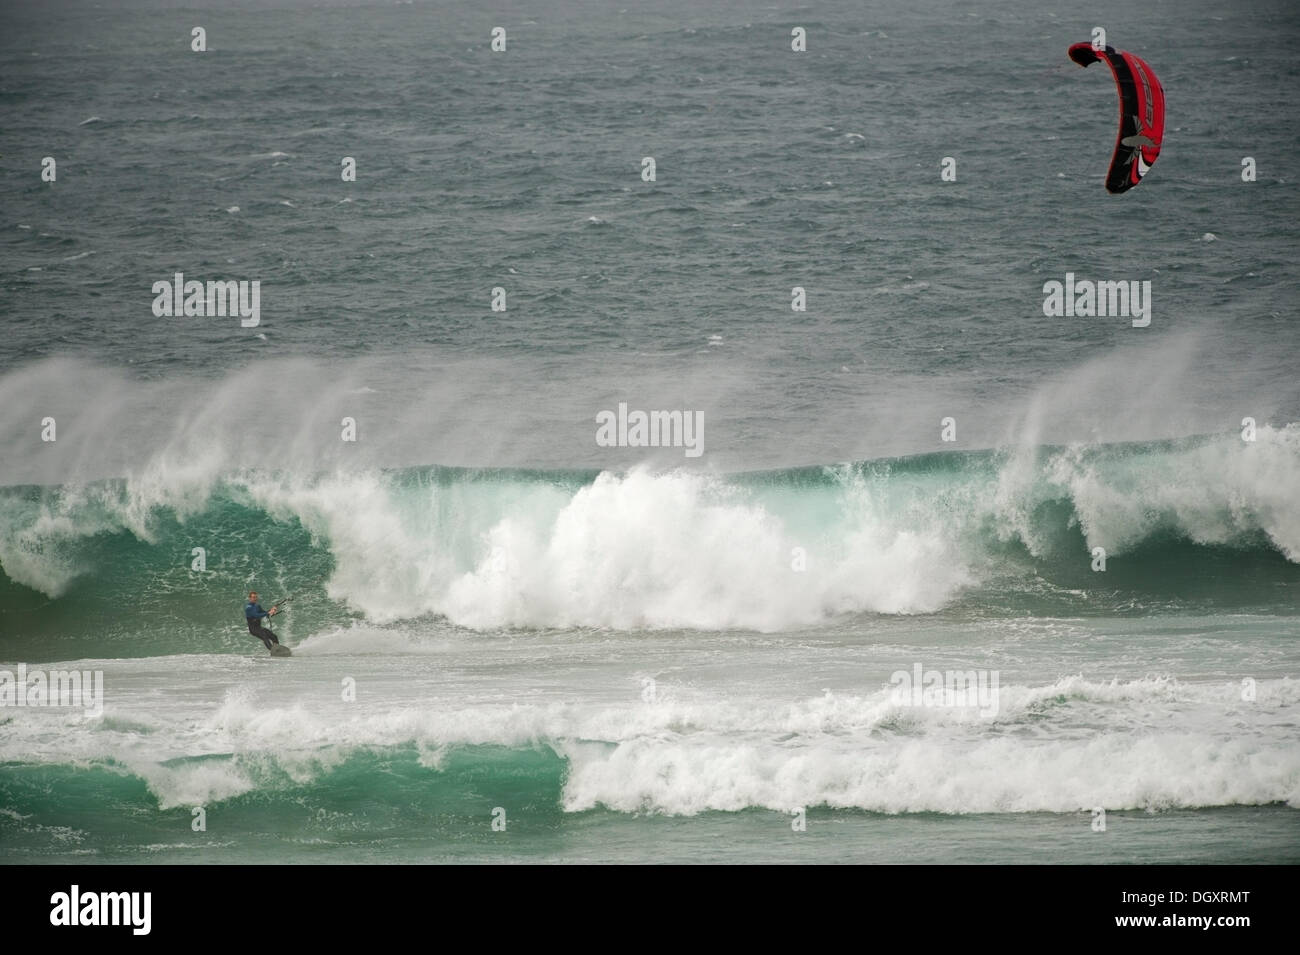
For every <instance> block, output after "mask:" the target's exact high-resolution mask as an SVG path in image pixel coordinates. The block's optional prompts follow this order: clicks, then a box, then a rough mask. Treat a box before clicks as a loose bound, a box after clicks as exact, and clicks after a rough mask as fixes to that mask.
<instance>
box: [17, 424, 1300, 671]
mask: <svg viewBox="0 0 1300 955" xmlns="http://www.w3.org/2000/svg"><path fill="white" fill-rule="evenodd" d="M200 549H201V550H200ZM1102 551H1104V564H1103V561H1102ZM1103 566H1104V570H1103V569H1102V567H1103ZM0 569H2V570H3V574H2V575H0V630H3V643H2V644H0V647H2V648H3V651H4V655H5V656H6V657H10V658H13V659H18V658H24V659H50V658H59V657H63V658H66V657H68V656H69V655H71V656H75V657H118V656H142V655H154V654H163V653H185V652H213V651H220V650H222V649H228V650H230V651H232V652H234V651H240V650H246V649H247V648H248V643H249V641H250V640H251V638H250V637H249V636H248V634H247V633H246V631H245V629H244V627H243V624H242V613H241V606H242V601H243V599H244V595H245V594H246V592H247V591H248V590H249V589H250V588H255V589H257V590H258V591H259V592H260V594H261V599H262V602H263V604H264V605H265V604H269V603H271V602H273V601H274V600H276V599H278V598H283V597H286V596H289V595H293V596H294V598H295V600H294V603H293V604H291V605H290V609H291V612H292V614H293V615H294V616H293V618H292V619H293V620H294V622H295V625H296V626H298V627H306V628H308V629H314V628H320V627H325V626H330V625H337V624H340V623H345V622H347V621H349V620H355V619H359V618H360V619H365V620H367V621H370V622H373V623H380V624H383V623H390V622H393V621H396V620H403V619H411V618H419V617H425V616H429V617H434V618H442V619H445V620H446V621H447V622H449V623H450V624H452V625H454V626H458V627H466V628H472V629H501V628H507V629H508V628H523V629H536V628H548V627H597V628H607V629H611V630H615V631H632V630H640V629H657V628H680V629H686V630H690V629H751V630H759V631H774V630H782V629H795V628H802V627H810V626H814V627H815V626H818V625H821V624H824V623H826V622H828V621H831V620H834V619H838V618H843V617H844V616H845V615H850V616H851V615H854V614H916V613H978V614H981V615H988V614H1001V613H1006V614H1017V613H1025V612H1033V613H1046V614H1050V613H1083V614H1087V613H1093V612H1105V613H1115V612H1124V611H1125V610H1132V611H1134V612H1151V611H1153V610H1159V609H1161V608H1172V609H1179V608H1187V607H1202V608H1204V607H1207V606H1208V607H1218V608H1224V609H1230V610H1231V609H1246V608H1258V609H1262V610H1268V611H1281V612H1290V611H1293V610H1294V609H1295V606H1296V601H1295V596H1294V595H1295V589H1294V588H1295V587H1296V586H1297V584H1298V583H1300V428H1298V427H1297V426H1294V425H1293V426H1290V427H1288V428H1286V429H1279V430H1271V429H1264V430H1263V431H1261V433H1260V437H1259V440H1258V441H1257V442H1256V443H1254V444H1246V443H1244V442H1242V441H1240V440H1239V439H1238V438H1236V437H1235V436H1224V437H1206V438H1199V439H1194V440H1185V441H1179V442H1161V443H1153V444H1132V445H1105V446H1093V447H1069V448H1033V449H1027V450H1020V451H998V452H993V451H984V452H952V453H942V454H931V455H924V456H919V457H911V458H902V459H889V460H877V461H868V462H860V463H856V464H845V465H832V466H819V467H807V468H799V469H791V470H783V471H767V472H750V473H741V474H734V475H729V476H716V475H705V474H700V473H692V472H687V471H667V472H653V471H649V470H633V471H631V472H628V473H625V474H612V473H605V472H600V473H598V472H593V471H581V472H580V471H574V472H541V471H522V470H511V471H503V470H457V469H447V468H437V467H426V468H411V469H404V470H393V471H369V472H361V473H350V474H349V473H332V474H295V473H283V472H269V471H241V472H238V473H226V474H218V475H205V476H201V477H195V476H194V475H192V474H185V475H177V476H175V477H174V478H172V479H168V478H167V477H166V476H164V477H163V478H162V479H159V478H158V477H157V476H155V477H154V478H153V479H151V480H150V481H148V482H144V481H140V480H131V479H123V480H112V481H103V482H97V483H92V484H86V485H75V486H74V485H63V486H53V487H35V486H22V487H8V488H3V489H0Z"/></svg>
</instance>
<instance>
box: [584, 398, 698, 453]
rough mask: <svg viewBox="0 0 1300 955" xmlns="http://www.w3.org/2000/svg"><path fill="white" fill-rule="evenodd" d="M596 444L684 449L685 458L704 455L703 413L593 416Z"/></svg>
mask: <svg viewBox="0 0 1300 955" xmlns="http://www.w3.org/2000/svg"><path fill="white" fill-rule="evenodd" d="M596 424H597V428H596V444H597V446H599V447H602V448H685V449H686V456H687V457H688V458H698V457H699V456H700V455H701V454H703V453H704V412H703V411H628V410H627V402H626V401H620V402H619V403H618V411H617V413H616V412H613V411H608V410H607V411H600V412H598V413H597V414H596Z"/></svg>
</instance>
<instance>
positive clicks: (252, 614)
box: [244, 600, 271, 620]
mask: <svg viewBox="0 0 1300 955" xmlns="http://www.w3.org/2000/svg"><path fill="white" fill-rule="evenodd" d="M269 616H271V615H270V614H269V613H267V612H266V611H265V610H263V609H262V605H261V604H255V603H253V601H251V600H250V601H249V602H248V603H246V604H244V617H245V618H246V619H248V620H257V619H259V618H260V617H269Z"/></svg>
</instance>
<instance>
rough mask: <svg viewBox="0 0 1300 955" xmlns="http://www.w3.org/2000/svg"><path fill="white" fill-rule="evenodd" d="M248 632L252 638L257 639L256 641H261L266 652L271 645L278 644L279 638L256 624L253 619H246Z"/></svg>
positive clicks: (255, 620)
mask: <svg viewBox="0 0 1300 955" xmlns="http://www.w3.org/2000/svg"><path fill="white" fill-rule="evenodd" d="M248 632H249V633H251V634H252V635H253V636H255V637H257V639H259V640H261V641H262V642H263V643H264V644H266V649H268V650H270V649H271V644H273V643H277V644H278V643H279V642H280V638H279V637H277V636H276V635H275V634H274V633H272V632H271V631H270V630H267V629H266V627H264V626H262V625H261V624H260V623H258V622H257V619H256V618H254V617H249V618H248Z"/></svg>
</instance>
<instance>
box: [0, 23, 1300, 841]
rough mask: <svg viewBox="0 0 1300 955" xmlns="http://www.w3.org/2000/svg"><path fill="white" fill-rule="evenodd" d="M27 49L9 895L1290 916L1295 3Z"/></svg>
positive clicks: (14, 125) (3, 405) (370, 30)
mask: <svg viewBox="0 0 1300 955" xmlns="http://www.w3.org/2000/svg"><path fill="white" fill-rule="evenodd" d="M0 18H2V19H3V24H4V29H3V30H0V117H2V118H3V119H2V122H0V170H2V171H3V177H2V179H0V250H2V258H0V290H2V291H0V448H2V449H3V451H0V860H3V861H5V862H80V863H84V862H101V861H102V862H142V863H148V862H194V863H206V862H243V861H253V862H385V861H391V862H434V861H448V862H450V861H463V862H512V861H525V862H533V861H537V862H544V861H553V862H585V861H609V862H678V861H696V862H697V861H726V862H777V861H792V862H814V861H815V862H892V863H908V862H1292V863H1293V862H1297V861H1300V815H1298V814H1297V809H1298V808H1300V733H1298V732H1297V725H1298V723H1300V681H1298V680H1297V676H1298V675H1300V653H1298V652H1297V640H1300V375H1298V374H1297V369H1298V368H1300V324H1298V323H1297V321H1296V319H1297V313H1296V301H1297V292H1298V291H1300V282H1298V279H1300V258H1298V257H1297V239H1296V225H1295V223H1296V222H1298V221H1300V200H1298V198H1297V191H1296V186H1295V182H1296V181H1297V177H1298V176H1300V170H1297V168H1296V156H1297V155H1300V136H1298V135H1297V133H1298V129H1300V127H1298V126H1297V121H1296V117H1295V114H1294V110H1295V107H1294V100H1295V92H1296V88H1297V79H1298V78H1300V65H1297V62H1296V60H1295V57H1294V46H1295V43H1294V41H1295V39H1296V38H1297V36H1298V35H1300V10H1297V9H1296V8H1295V7H1294V6H1293V5H1290V4H1287V3H1275V4H1269V3H1265V4H1259V5H1253V6H1251V7H1250V9H1249V11H1246V10H1242V11H1241V12H1238V11H1236V10H1235V9H1227V8H1224V7H1223V5H1222V4H1216V3H1208V2H1204V3H1202V2H1194V3H1190V4H1178V5H1171V4H1162V3H1151V4H1145V5H1142V6H1141V7H1133V6H1131V5H1129V4H1119V3H1101V4H1097V5H1094V6H1093V7H1092V8H1090V9H1089V11H1088V12H1087V13H1086V16H1085V15H1084V14H1082V13H1080V12H1079V11H1078V10H1077V9H1076V7H1075V6H1074V5H1071V4H1068V3H1063V2H1060V0H1049V2H1044V3H1035V4H1017V3H1008V2H995V3H992V4H982V5H979V6H977V7H976V6H970V5H963V4H951V5H936V6H933V7H931V6H925V5H917V4H911V3H901V2H888V3H884V4H875V5H871V7H870V8H867V7H864V6H862V5H861V4H856V3H848V2H832V3H818V4H813V5H782V4H776V3H767V4H760V3H718V4H708V3H706V4H688V3H683V2H679V0H665V2H662V3H654V4H639V5H633V4H624V5H620V4H617V3H581V4H579V3H558V2H551V3H547V4H541V5H539V4H534V3H527V4H525V3H518V4H509V3H507V4H498V5H496V6H494V7H493V8H492V9H491V10H482V9H477V8H476V7H475V5H460V4H451V3H407V4H392V3H360V2H358V3H336V2H331V3H323V4H322V3H316V4H306V3H301V2H296V0H293V2H284V3H259V4H231V3H218V4H213V5H210V6H208V7H206V8H204V9H202V10H194V9H189V8H184V7H179V6H175V5H171V4H166V3H155V2H129V3H123V4H117V5H113V6H112V7H101V6H96V5H92V4H88V3H81V2H76V3H69V2H53V3H45V4H40V5H24V4H15V3H4V4H0ZM1098 26H1100V27H1103V28H1104V29H1105V30H1106V32H1107V42H1109V43H1110V44H1111V45H1113V46H1115V47H1117V48H1120V49H1127V50H1131V51H1132V52H1134V53H1136V54H1138V55H1139V56H1141V57H1142V58H1143V59H1145V60H1146V61H1147V62H1149V63H1150V64H1151V66H1152V67H1153V69H1154V70H1155V71H1156V72H1157V74H1158V75H1159V77H1160V80H1161V82H1162V83H1163V86H1164V89H1165V93H1166V97H1167V106H1168V119H1167V126H1166V131H1165V139H1164V147H1163V151H1162V154H1161V156H1160V158H1159V160H1158V162H1157V163H1156V164H1155V165H1154V167H1153V168H1152V170H1151V172H1150V173H1148V175H1147V178H1146V181H1144V182H1143V183H1142V184H1141V185H1140V186H1139V187H1137V188H1136V189H1134V190H1132V191H1131V192H1129V193H1127V194H1125V195H1123V196H1111V195H1108V194H1107V193H1106V192H1105V190H1104V189H1103V185H1102V183H1103V179H1104V175H1105V170H1106V166H1107V163H1108V162H1109V159H1110V155H1111V150H1112V148H1113V147H1114V144H1115V132H1116V131H1115V123H1116V113H1117V110H1116V102H1117V95H1116V87H1115V82H1114V80H1113V78H1112V77H1111V75H1110V73H1109V72H1108V71H1106V70H1105V68H1104V67H1102V66H1099V65H1098V66H1094V67H1092V68H1089V69H1087V70H1081V69H1079V68H1078V67H1077V66H1075V65H1074V64H1073V63H1071V62H1070V61H1069V60H1068V59H1067V58H1066V55H1065V50H1066V48H1067V47H1068V46H1069V45H1070V44H1071V43H1075V42H1080V41H1086V40H1089V39H1090V38H1091V36H1092V32H1091V31H1092V30H1093V28H1094V27H1098ZM196 27H201V28H203V30H204V31H205V34H204V36H205V40H206V46H207V49H206V51H205V52H196V51H194V50H193V49H192V48H191V44H192V42H193V37H192V31H193V30H194V29H195V28H196ZM495 27H501V28H502V29H504V31H505V37H506V48H505V50H504V51H500V52H494V51H493V50H492V47H491V44H492V31H493V28H495ZM796 27H802V28H803V29H804V31H805V33H806V41H807V49H806V51H804V52H794V51H792V49H791V41H792V30H794V29H795V28H796ZM46 157H50V158H52V159H53V160H54V169H55V170H56V174H55V178H54V181H52V182H51V181H44V180H43V179H42V169H43V167H44V166H45V165H48V164H45V163H44V160H45V159H46ZM345 157H351V158H352V159H353V160H355V168H356V178H355V181H345V179H344V178H343V176H342V171H343V168H344V159H345ZM647 157H649V158H652V159H653V160H654V169H655V177H654V180H653V181H647V180H646V179H645V178H643V170H644V169H645V168H646V165H645V163H644V160H645V159H646V158H647ZM945 158H950V159H952V160H953V161H954V162H953V163H952V164H945ZM1246 159H1249V160H1251V162H1250V163H1247V164H1245V165H1243V161H1244V160H1246ZM945 165H948V166H949V167H950V168H955V171H956V178H955V180H953V181H946V180H945V179H943V178H942V177H941V172H942V170H943V169H944V168H945ZM1247 166H1250V167H1251V168H1253V169H1254V170H1255V178H1254V181H1244V180H1243V175H1242V173H1243V170H1244V169H1246V168H1247ZM177 273H181V274H182V275H183V276H184V278H185V279H186V280H197V281H201V282H207V281H226V280H230V281H236V282H238V281H247V282H252V281H257V282H259V283H260V285H259V288H260V307H259V313H258V316H257V322H256V324H253V325H245V324H244V323H242V322H241V320H240V318H239V317H238V316H230V315H226V316H212V315H188V316H186V315H179V316H177V315H162V316H160V315H157V314H155V310H154V308H153V306H154V302H155V299H156V298H157V295H156V294H155V291H154V285H155V283H158V282H171V281H173V280H174V278H175V276H176V274H177ZM1067 274H1072V275H1074V276H1075V277H1076V278H1077V279H1078V280H1091V281H1126V282H1127V281H1136V282H1138V283H1143V282H1149V283H1150V286H1149V290H1150V291H1149V293H1148V299H1147V301H1148V302H1149V304H1150V319H1151V321H1150V324H1149V325H1146V326H1145V327H1135V326H1134V324H1133V322H1132V321H1130V319H1129V318H1128V317H1127V316H1115V315H1108V316H1069V317H1065V316H1060V317H1056V316H1049V315H1047V314H1045V312H1044V298H1045V293H1044V285H1045V283H1049V282H1052V281H1060V282H1065V281H1066V279H1067ZM796 287H798V288H799V289H802V290H803V296H804V299H805V301H806V310H804V311H795V310H793V309H792V307H791V305H792V301H794V296H795V293H794V292H792V290H793V289H795V288H796ZM496 290H500V292H497V291H496ZM502 296H504V304H505V308H504V309H503V310H494V308H493V302H494V299H497V300H498V301H499V299H500V298H501V297H502ZM620 405H624V406H626V409H630V410H632V411H636V410H645V411H652V410H665V411H678V412H681V413H682V415H683V416H684V417H689V418H690V420H694V421H698V422H701V428H702V430H700V431H699V432H698V433H697V437H698V438H699V446H698V450H699V451H700V452H701V453H699V454H694V453H687V452H688V451H689V450H690V449H689V448H687V447H683V446H681V445H680V444H677V445H674V446H670V447H659V448H646V447H609V446H606V445H605V443H602V442H601V441H599V440H597V430H598V424H597V419H598V416H599V415H600V414H601V413H602V412H604V411H610V412H617V409H618V408H619V406H620ZM348 422H351V436H353V437H355V440H345V438H346V437H347V436H348V433H349V425H348ZM50 438H53V440H50ZM250 589H257V590H258V591H259V592H260V593H261V595H262V598H263V600H262V602H263V603H264V604H268V605H269V603H271V602H272V601H274V600H277V599H283V598H286V597H292V600H291V601H290V602H289V603H288V604H287V605H286V607H287V613H286V614H285V615H284V616H283V617H279V618H277V620H276V622H275V623H274V624H273V627H274V629H275V630H276V632H277V633H278V634H279V636H280V639H281V640H282V641H284V642H285V643H287V644H288V645H289V646H291V647H292V648H293V651H294V656H293V658H292V659H290V660H279V659H272V658H270V657H269V656H267V655H266V653H265V651H264V650H263V648H262V646H261V645H260V644H259V643H258V642H257V641H256V640H254V639H253V638H252V637H251V636H250V635H249V634H248V633H247V632H246V630H245V628H244V626H243V623H242V612H241V607H242V602H243V597H244V595H245V594H246V593H247V591H248V590H250ZM20 667H21V668H22V670H21V672H22V674H23V680H24V681H25V682H23V684H22V685H21V687H19V686H18V682H19V673H20ZM67 671H79V672H81V671H84V672H86V673H87V674H89V675H90V676H89V677H88V680H89V684H88V685H96V684H95V681H96V679H97V677H96V676H95V674H96V673H98V674H99V677H98V679H102V683H101V684H99V685H101V686H102V697H97V698H94V699H92V700H90V701H89V702H88V703H87V705H79V706H48V705H42V704H43V703H45V702H48V694H46V695H42V693H41V692H39V691H38V690H34V689H33V687H34V686H40V685H41V682H40V679H43V678H44V677H45V676H49V677H50V678H51V679H57V678H58V677H57V674H58V673H59V672H64V673H66V672H67ZM6 674H8V675H9V676H8V678H7V677H6ZM37 674H40V675H41V678H40V679H38V678H37V676H36V675H37ZM928 681H937V683H933V682H928ZM967 683H969V684H970V686H971V687H972V689H971V692H966V689H965V688H964V687H965V686H966V684H967ZM914 684H918V685H915V686H914ZM944 687H946V688H947V689H948V690H949V691H951V692H943V688H944ZM927 689H929V690H933V691H934V692H927ZM913 691H914V692H913ZM96 700H97V702H96ZM86 702H87V701H83V703H86ZM20 704H21V705H20ZM198 810H201V811H198Z"/></svg>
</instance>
